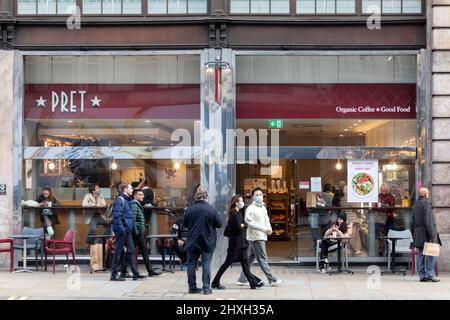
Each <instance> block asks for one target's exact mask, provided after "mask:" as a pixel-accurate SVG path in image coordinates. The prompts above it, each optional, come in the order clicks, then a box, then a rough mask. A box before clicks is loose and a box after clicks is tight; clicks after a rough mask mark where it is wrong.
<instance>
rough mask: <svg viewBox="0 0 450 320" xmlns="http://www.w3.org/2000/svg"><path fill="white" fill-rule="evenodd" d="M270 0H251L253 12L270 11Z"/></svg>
mask: <svg viewBox="0 0 450 320" xmlns="http://www.w3.org/2000/svg"><path fill="white" fill-rule="evenodd" d="M269 5H270V1H269V0H251V6H252V7H251V9H252V10H251V13H270V11H269V8H270V7H269Z"/></svg>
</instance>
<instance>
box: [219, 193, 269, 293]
mask: <svg viewBox="0 0 450 320" xmlns="http://www.w3.org/2000/svg"><path fill="white" fill-rule="evenodd" d="M243 208H244V199H243V197H242V196H241V195H239V194H237V195H235V196H234V197H233V198H232V199H231V202H230V205H229V207H228V223H227V226H226V228H225V232H224V236H226V237H228V238H229V242H228V251H227V257H226V259H225V262H224V263H223V264H222V266H221V267H220V268H219V271H217V274H216V276H215V277H214V280H213V281H212V283H211V287H212V288H213V289H217V290H223V289H225V286H223V285H221V284H220V279H221V278H222V275H223V274H224V272H225V271H226V270H227V269H228V268H229V267H230V266H231V264H232V263H233V262H240V263H241V267H242V272H243V273H244V275H245V277H246V278H247V280H248V282H249V284H250V288H251V289H256V288H260V287H262V286H264V282H263V281H262V280H261V279H259V278H258V277H257V276H255V275H254V274H252V273H251V272H250V266H249V264H248V246H249V244H248V241H247V239H246V232H247V227H248V224H247V222H245V220H244V217H243V215H242V213H241V211H242V209H243Z"/></svg>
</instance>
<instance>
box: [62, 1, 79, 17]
mask: <svg viewBox="0 0 450 320" xmlns="http://www.w3.org/2000/svg"><path fill="white" fill-rule="evenodd" d="M75 5H76V0H59V1H58V14H73V13H75V12H76V11H75V7H74V6H75Z"/></svg>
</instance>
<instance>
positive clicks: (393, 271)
mask: <svg viewBox="0 0 450 320" xmlns="http://www.w3.org/2000/svg"><path fill="white" fill-rule="evenodd" d="M405 239H409V238H399V237H386V241H387V240H391V241H392V252H391V257H392V263H391V269H389V270H385V271H382V272H381V274H395V273H397V272H398V273H401V274H403V275H406V271H405V270H396V269H395V244H396V242H397V240H405ZM388 245H389V244H388ZM388 259H389V257H388Z"/></svg>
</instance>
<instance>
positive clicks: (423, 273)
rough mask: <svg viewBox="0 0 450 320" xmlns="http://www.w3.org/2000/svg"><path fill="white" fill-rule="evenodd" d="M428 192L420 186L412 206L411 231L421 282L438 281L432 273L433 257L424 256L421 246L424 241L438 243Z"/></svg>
mask: <svg viewBox="0 0 450 320" xmlns="http://www.w3.org/2000/svg"><path fill="white" fill-rule="evenodd" d="M429 196H430V192H429V191H428V189H427V188H420V190H419V200H417V202H416V203H415V204H414V208H413V232H414V246H415V247H416V248H417V250H418V252H419V254H418V256H417V268H418V270H419V277H420V281H421V282H438V281H439V280H438V279H436V277H435V273H434V266H435V263H436V261H435V257H432V256H424V255H423V247H424V243H425V242H433V243H438V242H439V243H440V240H439V235H438V233H437V230H436V222H435V221H434V215H433V210H432V209H431V204H430V202H429V201H428V198H429Z"/></svg>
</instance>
